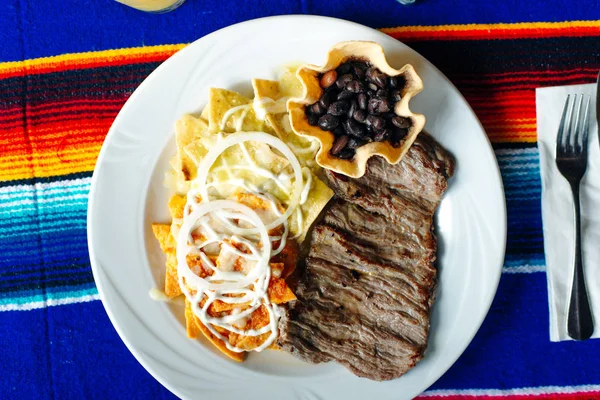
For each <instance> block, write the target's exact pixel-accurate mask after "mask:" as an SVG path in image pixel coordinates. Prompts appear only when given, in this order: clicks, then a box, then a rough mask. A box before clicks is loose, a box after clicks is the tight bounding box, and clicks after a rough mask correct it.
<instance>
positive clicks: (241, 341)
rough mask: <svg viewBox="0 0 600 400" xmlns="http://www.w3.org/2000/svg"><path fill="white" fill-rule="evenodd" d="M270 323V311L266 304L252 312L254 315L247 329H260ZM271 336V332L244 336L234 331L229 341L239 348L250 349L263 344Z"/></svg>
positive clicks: (247, 324)
mask: <svg viewBox="0 0 600 400" xmlns="http://www.w3.org/2000/svg"><path fill="white" fill-rule="evenodd" d="M268 323H269V313H268V311H267V309H266V308H265V307H264V306H261V307H259V308H258V309H257V310H256V311H254V312H253V313H252V316H251V317H250V319H249V320H248V322H247V323H246V326H245V329H260V328H262V327H263V326H266V325H267V324H268ZM269 336H271V332H267V333H263V334H262V335H258V336H244V335H238V334H235V333H232V334H231V335H230V337H229V342H230V343H231V344H232V345H234V346H236V347H237V348H239V349H243V350H246V351H250V350H253V349H255V348H257V347H258V346H260V345H261V344H263V343H264V342H265V340H267V339H268V338H269Z"/></svg>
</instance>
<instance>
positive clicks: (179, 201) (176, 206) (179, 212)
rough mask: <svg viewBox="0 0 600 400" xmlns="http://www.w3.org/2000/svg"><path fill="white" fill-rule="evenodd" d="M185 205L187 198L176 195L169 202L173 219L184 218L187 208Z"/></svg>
mask: <svg viewBox="0 0 600 400" xmlns="http://www.w3.org/2000/svg"><path fill="white" fill-rule="evenodd" d="M185 203H187V197H186V196H181V195H178V194H176V195H175V196H173V197H171V199H170V200H169V205H168V207H169V211H170V212H171V217H172V218H173V219H181V218H183V210H184V208H185Z"/></svg>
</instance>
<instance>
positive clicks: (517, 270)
mask: <svg viewBox="0 0 600 400" xmlns="http://www.w3.org/2000/svg"><path fill="white" fill-rule="evenodd" d="M534 272H546V266H545V265H518V266H516V267H503V268H502V273H503V274H532V273H534Z"/></svg>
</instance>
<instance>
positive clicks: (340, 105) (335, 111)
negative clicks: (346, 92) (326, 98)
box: [327, 100, 350, 117]
mask: <svg viewBox="0 0 600 400" xmlns="http://www.w3.org/2000/svg"><path fill="white" fill-rule="evenodd" d="M349 108H350V103H348V102H347V101H345V100H339V101H336V102H334V103H331V105H330V106H329V108H328V109H327V112H328V113H329V114H331V115H335V116H338V117H339V116H340V115H343V114H345V113H347V112H348V109H349Z"/></svg>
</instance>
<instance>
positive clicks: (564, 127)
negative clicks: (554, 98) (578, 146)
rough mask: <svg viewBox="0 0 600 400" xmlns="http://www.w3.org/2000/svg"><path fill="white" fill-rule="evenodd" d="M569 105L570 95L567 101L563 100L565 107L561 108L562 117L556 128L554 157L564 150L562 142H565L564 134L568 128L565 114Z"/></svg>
mask: <svg viewBox="0 0 600 400" xmlns="http://www.w3.org/2000/svg"><path fill="white" fill-rule="evenodd" d="M570 105H571V95H570V94H568V95H567V100H565V106H564V108H563V112H562V117H560V125H559V126H558V137H557V138H556V155H557V156H558V155H559V154H560V153H561V152H563V151H564V150H563V149H564V145H563V143H564V140H565V132H566V130H567V128H568V126H567V123H568V122H569V120H568V119H567V112H568V110H569V106H570Z"/></svg>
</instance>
